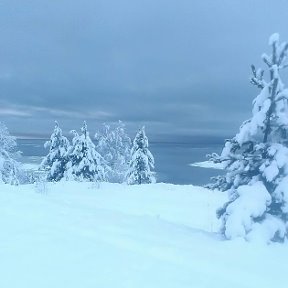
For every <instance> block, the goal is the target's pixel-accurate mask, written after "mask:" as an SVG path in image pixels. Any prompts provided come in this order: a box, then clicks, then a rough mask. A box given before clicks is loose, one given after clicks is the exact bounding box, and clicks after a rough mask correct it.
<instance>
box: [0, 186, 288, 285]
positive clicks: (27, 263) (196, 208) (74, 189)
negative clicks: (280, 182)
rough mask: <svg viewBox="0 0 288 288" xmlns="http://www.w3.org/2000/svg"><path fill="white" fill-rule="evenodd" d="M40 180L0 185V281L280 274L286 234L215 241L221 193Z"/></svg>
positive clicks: (209, 280)
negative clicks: (267, 239) (271, 239)
mask: <svg viewBox="0 0 288 288" xmlns="http://www.w3.org/2000/svg"><path fill="white" fill-rule="evenodd" d="M44 185H45V187H43V188H45V189H43V190H42V192H43V193H36V191H40V192H41V190H38V189H36V187H34V186H33V185H22V186H17V187H16V186H10V185H4V184H2V185H0V227H1V237H0V271H1V277H0V287H5V288H14V287H15V288H18V287H21V288H28V287H29V288H34V287H35V288H36V287H37V288H39V287H41V288H46V287H47V288H48V287H49V288H51V287H53V288H63V287H69V288H74V287H75V288H76V287H77V288H79V287H83V288H95V287H113V288H114V287H120V288H121V287H125V288H126V287H133V288H134V287H137V288H142V287H143V288H144V287H145V288H147V287H149V288H153V287H155V288H156V287H157V288H160V287H165V288H174V287H175V288H182V287H187V288H188V287H189V288H191V287H197V288H204V287H205V288H207V287H221V288H228V287H233V288H238V287H239V288H240V287H241V288H243V287H246V288H249V287H251V288H252V287H253V288H254V287H262V288H265V287H279V286H281V287H282V286H283V285H284V283H286V270H287V269H286V262H287V257H288V249H287V244H286V243H284V244H271V245H266V244H263V243H259V242H258V241H255V242H253V241H251V242H245V241H244V240H243V239H236V240H233V241H224V240H223V239H221V237H220V236H219V235H218V234H216V233H215V231H217V230H218V228H219V225H220V223H219V221H218V220H217V219H216V218H215V210H216V208H218V207H219V206H221V205H222V204H223V202H225V201H226V200H227V195H226V194H225V193H221V192H218V191H211V190H208V189H204V188H201V187H194V186H191V185H188V186H177V185H171V184H161V183H160V184H150V185H133V186H128V185H121V184H108V183H100V184H91V183H87V182H85V183H76V182H60V183H57V184H52V183H49V184H44ZM35 189H36V191H35ZM44 192H45V193H44ZM268 226H269V225H268ZM267 261H269V265H268V263H267Z"/></svg>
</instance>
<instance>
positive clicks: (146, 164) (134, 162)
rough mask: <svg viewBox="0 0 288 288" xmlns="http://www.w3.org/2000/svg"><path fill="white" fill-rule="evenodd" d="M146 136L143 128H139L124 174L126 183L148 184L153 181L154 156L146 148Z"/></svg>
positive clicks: (154, 180)
mask: <svg viewBox="0 0 288 288" xmlns="http://www.w3.org/2000/svg"><path fill="white" fill-rule="evenodd" d="M148 146H149V145H148V138H147V136H146V135H145V128H144V127H143V128H141V129H139V131H138V132H137V134H136V136H135V139H134V141H133V146H132V149H131V160H130V164H129V170H128V172H127V175H126V181H127V183H128V184H149V183H155V182H156V179H155V173H154V172H152V171H151V169H154V157H153V155H152V154H151V152H150V151H149V149H148Z"/></svg>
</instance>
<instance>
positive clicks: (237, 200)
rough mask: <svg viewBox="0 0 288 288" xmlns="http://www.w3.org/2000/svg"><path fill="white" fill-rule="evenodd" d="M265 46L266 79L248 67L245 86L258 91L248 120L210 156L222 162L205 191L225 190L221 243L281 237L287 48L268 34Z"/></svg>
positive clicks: (286, 197)
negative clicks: (248, 83)
mask: <svg viewBox="0 0 288 288" xmlns="http://www.w3.org/2000/svg"><path fill="white" fill-rule="evenodd" d="M269 45H270V46H271V47H272V54H271V55H269V56H268V55H266V54H263V55H262V59H263V61H264V63H265V64H266V66H267V69H268V73H269V76H268V79H267V80H265V78H264V70H262V69H258V70H257V71H256V69H255V67H254V66H253V65H252V66H251V67H252V77H251V83H252V84H253V85H255V86H256V87H258V88H259V89H260V94H259V95H258V96H257V97H256V98H255V100H254V101H253V110H252V117H251V118H250V119H249V120H247V121H245V122H244V123H243V124H242V126H241V127H240V130H239V133H238V134H237V135H236V136H235V137H234V138H233V139H230V140H227V141H226V143H225V147H224V149H223V151H222V153H221V155H217V154H212V157H211V159H212V160H213V161H214V162H218V163H219V162H222V163H223V164H224V166H225V169H226V171H227V173H226V175H225V176H221V177H218V178H216V179H215V182H214V183H213V184H212V186H211V187H212V188H218V189H220V190H224V191H227V190H228V191H229V201H228V202H227V203H225V205H224V206H223V207H222V208H221V209H219V210H218V216H219V217H220V218H221V219H222V223H223V225H222V232H223V233H224V235H225V236H226V237H227V238H234V237H238V236H240V237H246V238H248V239H249V238H251V237H254V236H255V235H256V234H255V233H256V231H258V232H257V233H258V234H259V233H260V232H259V231H261V233H262V235H266V236H267V238H269V239H270V240H271V239H272V240H280V241H282V240H283V239H284V238H285V237H287V228H286V227H287V224H288V223H287V221H288V148H287V144H288V138H287V136H288V134H287V132H288V131H287V130H288V90H287V89H285V87H284V84H283V82H282V80H281V77H280V72H281V70H283V69H284V68H286V67H288V63H287V51H288V44H287V43H285V42H284V43H280V42H279V35H278V34H273V35H272V36H271V37H270V39H269ZM253 235H254V236H253Z"/></svg>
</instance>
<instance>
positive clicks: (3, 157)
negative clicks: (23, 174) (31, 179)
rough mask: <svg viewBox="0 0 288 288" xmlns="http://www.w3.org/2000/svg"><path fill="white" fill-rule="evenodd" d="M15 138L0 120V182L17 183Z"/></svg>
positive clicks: (17, 154)
mask: <svg viewBox="0 0 288 288" xmlns="http://www.w3.org/2000/svg"><path fill="white" fill-rule="evenodd" d="M16 150H17V143H16V138H15V137H13V136H11V135H10V133H9V131H8V129H7V127H6V126H5V125H4V124H3V123H1V122H0V183H1V182H2V183H6V184H12V185H18V184H19V180H18V179H19V178H18V177H19V163H18V162H17V161H16V160H15V158H16V157H17V156H19V152H17V151H16Z"/></svg>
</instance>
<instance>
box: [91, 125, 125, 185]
mask: <svg viewBox="0 0 288 288" xmlns="http://www.w3.org/2000/svg"><path fill="white" fill-rule="evenodd" d="M95 139H96V141H97V145H96V150H97V151H98V152H99V153H100V155H101V156H102V157H103V158H104V159H105V161H106V163H107V166H106V167H108V171H107V177H108V181H109V182H116V183H123V182H124V181H125V175H126V173H127V171H128V168H129V160H130V147H131V139H130V138H129V136H128V135H127V133H126V131H125V125H124V123H123V122H121V121H119V122H118V123H117V124H114V125H107V124H105V123H104V124H103V129H101V130H100V131H99V132H98V133H96V135H95Z"/></svg>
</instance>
